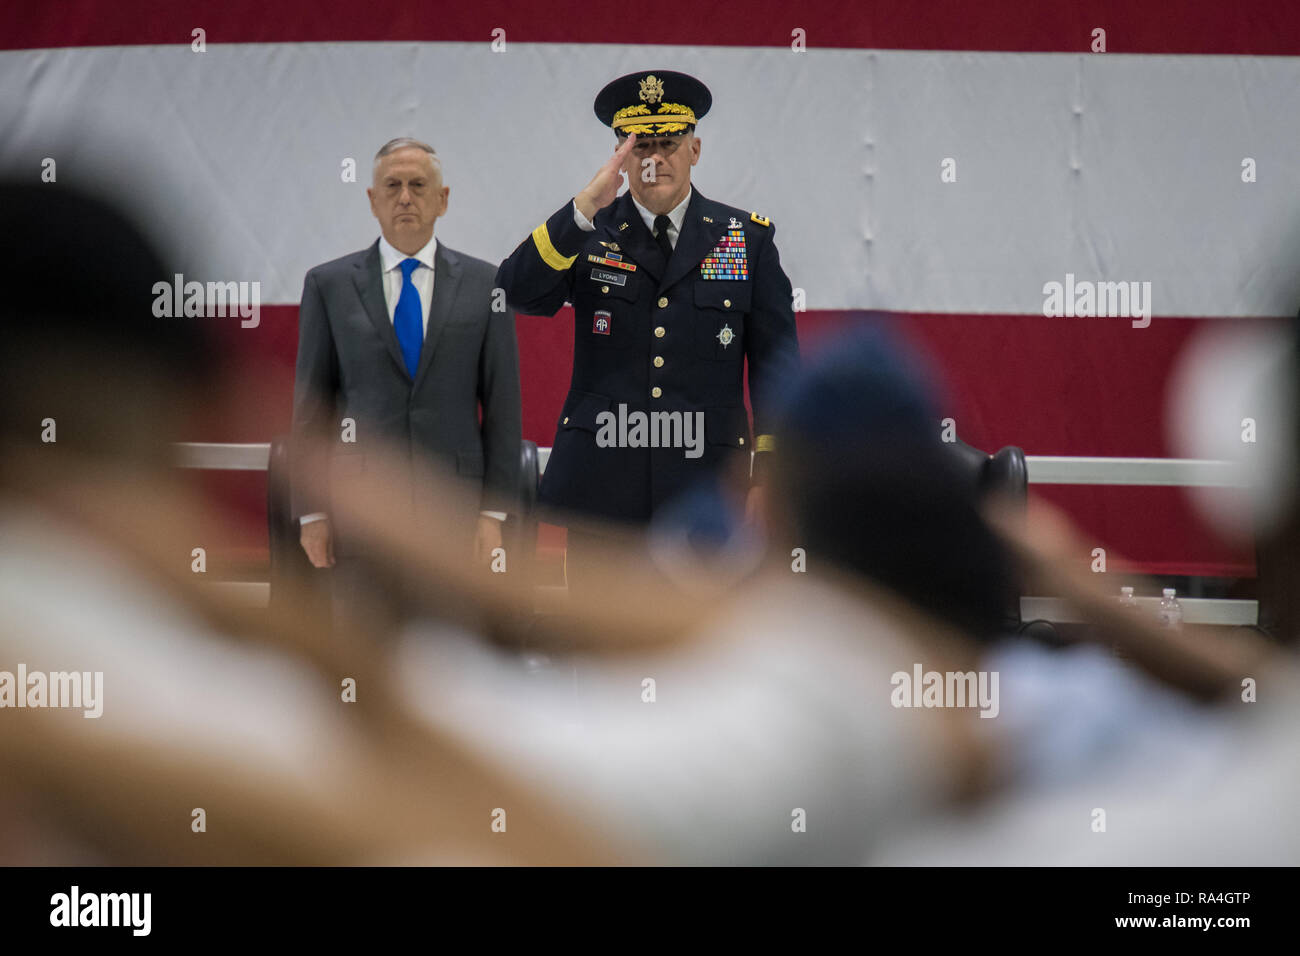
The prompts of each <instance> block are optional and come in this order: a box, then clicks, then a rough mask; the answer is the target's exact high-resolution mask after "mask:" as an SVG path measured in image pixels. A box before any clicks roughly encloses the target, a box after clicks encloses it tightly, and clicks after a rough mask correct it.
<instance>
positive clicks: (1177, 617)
mask: <svg viewBox="0 0 1300 956" xmlns="http://www.w3.org/2000/svg"><path fill="white" fill-rule="evenodd" d="M1160 593H1161V595H1163V596H1162V597H1161V598H1160V626H1161V627H1172V628H1179V627H1182V626H1183V606H1182V605H1181V604H1179V603H1178V598H1177V597H1175V596H1174V595H1175V591H1174V589H1173V588H1165V589H1164V590H1163V591H1161V592H1160Z"/></svg>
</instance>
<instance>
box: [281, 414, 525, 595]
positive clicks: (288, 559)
mask: <svg viewBox="0 0 1300 956" xmlns="http://www.w3.org/2000/svg"><path fill="white" fill-rule="evenodd" d="M537 462H538V458H537V444H536V443H535V442H531V441H524V442H522V443H521V444H520V448H519V487H518V489H517V494H516V496H515V501H514V509H513V510H512V511H511V513H510V515H509V517H508V518H507V519H506V526H505V528H503V529H502V542H503V544H504V546H505V549H506V562H507V565H506V567H507V570H508V572H509V573H512V574H515V573H519V574H523V575H527V576H528V577H526V578H525V580H531V570H532V561H533V552H534V551H535V550H536V546H537V516H536V512H537V489H538V484H539V482H540V475H539V472H538V464H537ZM289 475H290V468H289V439H288V438H285V437H280V438H275V439H272V441H271V452H270V457H269V458H268V460H267V471H266V524H267V537H268V544H269V552H270V569H269V580H270V586H271V594H270V601H271V602H272V605H274V602H275V600H276V595H277V592H278V593H279V594H283V593H284V590H285V589H284V588H283V587H277V585H278V584H282V583H283V582H285V581H289V580H297V581H299V582H302V583H307V582H310V581H312V578H311V572H312V570H313V568H312V566H311V562H310V561H308V560H307V555H306V553H305V552H304V551H303V550H302V545H301V543H300V542H299V529H298V522H297V521H295V520H294V516H293V508H292V506H291V500H290V495H289Z"/></svg>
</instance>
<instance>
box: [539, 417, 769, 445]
mask: <svg viewBox="0 0 1300 956" xmlns="http://www.w3.org/2000/svg"><path fill="white" fill-rule="evenodd" d="M565 421H566V422H567V421H568V419H567V418H566V419H565ZM740 443H741V444H742V445H743V444H745V439H744V437H743V436H742V437H741V439H740Z"/></svg>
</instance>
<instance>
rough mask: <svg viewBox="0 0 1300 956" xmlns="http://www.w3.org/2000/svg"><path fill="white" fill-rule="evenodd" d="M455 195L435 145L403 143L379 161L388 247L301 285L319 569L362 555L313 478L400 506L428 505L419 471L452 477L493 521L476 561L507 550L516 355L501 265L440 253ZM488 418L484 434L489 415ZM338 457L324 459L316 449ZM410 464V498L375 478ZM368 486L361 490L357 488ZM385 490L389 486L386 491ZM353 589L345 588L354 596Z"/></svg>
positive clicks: (301, 439) (377, 205)
mask: <svg viewBox="0 0 1300 956" xmlns="http://www.w3.org/2000/svg"><path fill="white" fill-rule="evenodd" d="M449 192H450V190H449V188H448V187H447V186H445V185H443V182H442V168H441V163H440V162H439V160H438V157H437V155H436V154H435V153H434V150H433V147H431V146H429V145H427V144H425V143H421V142H419V141H417V140H413V139H407V138H401V139H394V140H391V141H390V142H388V143H386V144H385V145H384V146H383V148H382V149H380V150H379V152H378V154H377V155H376V156H375V167H374V182H373V185H372V186H371V188H369V189H367V190H366V195H367V196H369V197H370V209H371V211H372V212H373V213H374V216H375V218H376V219H377V220H379V226H380V232H381V236H380V238H379V239H378V240H376V241H375V242H374V243H373V244H372V245H371V246H370V247H369V248H368V249H366V250H364V251H362V252H356V253H352V254H351V255H347V256H344V257H342V258H341V259H335V260H334V261H332V262H327V263H325V264H324V265H319V266H316V267H315V268H314V269H312V270H311V271H310V272H308V273H307V279H306V281H305V282H304V284H303V292H302V306H301V308H300V310H299V313H298V362H297V369H296V374H295V380H294V406H293V435H294V439H295V442H294V452H293V460H294V466H293V472H294V476H295V480H293V482H292V485H293V488H292V500H293V511H294V515H295V516H297V517H298V518H299V520H300V522H301V532H300V534H301V540H302V546H303V549H304V550H305V551H306V552H307V556H308V557H309V558H310V559H311V563H312V564H313V565H314V566H316V567H318V568H324V567H332V566H334V565H335V563H336V560H338V561H339V562H340V567H339V568H338V569H337V571H336V574H335V578H336V594H337V584H338V583H339V574H338V572H341V571H344V570H345V568H350V569H351V570H355V566H353V565H352V560H353V559H356V558H361V557H363V552H362V549H361V548H359V547H358V546H357V545H356V544H355V543H354V542H352V541H351V540H350V535H348V533H347V529H346V528H344V529H342V532H343V533H342V534H340V529H339V528H338V527H337V522H336V521H334V520H333V519H332V518H331V516H330V513H329V512H330V508H329V501H328V499H323V498H319V497H316V496H314V495H313V494H312V493H311V492H310V491H308V490H307V489H308V484H307V483H306V482H304V481H303V480H302V476H303V475H304V474H313V473H314V474H315V475H316V476H323V475H326V474H327V475H328V476H329V479H330V481H329V483H330V484H331V486H332V487H333V488H335V489H336V490H337V488H338V487H339V486H340V485H341V484H342V483H345V482H349V481H351V482H353V483H354V486H355V487H365V482H364V479H365V477H366V472H367V454H368V453H370V458H371V472H372V475H371V476H370V477H371V479H372V480H371V482H370V485H369V488H368V491H369V493H375V494H383V495H385V496H386V497H388V496H391V497H392V498H393V500H401V496H403V495H407V494H410V495H417V496H418V495H419V494H420V484H419V481H418V478H416V475H417V474H418V473H419V469H418V467H416V466H417V465H418V464H419V463H420V462H421V461H429V462H432V463H433V464H434V465H436V466H442V468H443V469H444V470H445V471H450V472H453V473H454V474H455V475H456V476H457V477H458V478H459V479H460V480H461V481H462V482H463V483H464V484H465V485H466V486H467V487H468V488H469V489H470V490H471V491H473V492H475V493H476V494H477V497H478V500H479V503H480V504H479V506H480V508H481V509H482V510H481V511H480V512H479V514H478V515H477V520H475V515H473V514H472V513H471V514H469V515H466V516H461V517H462V518H463V519H464V520H463V524H462V525H460V526H461V527H463V528H464V530H465V536H464V543H465V546H466V549H467V551H468V549H469V545H470V539H471V538H472V541H473V545H474V553H475V556H476V559H477V560H479V561H484V562H485V561H487V560H488V559H489V558H490V557H491V553H492V550H493V549H494V548H498V547H500V546H501V540H502V539H501V522H502V521H503V520H504V519H505V512H506V510H507V509H508V508H509V506H510V504H509V503H510V502H511V501H513V500H514V494H515V489H516V486H517V484H518V474H519V452H520V432H521V426H520V407H519V405H520V398H519V356H518V347H517V344H516V341H515V330H514V323H513V321H512V316H511V314H510V313H509V312H507V311H499V312H494V311H493V308H492V306H493V290H494V287H495V275H496V266H494V265H491V264H489V263H487V262H484V261H482V260H480V259H475V258H472V257H470V256H467V255H464V254H463V253H459V252H455V251H454V250H452V249H450V248H448V247H447V246H446V245H445V244H443V243H440V242H438V240H437V239H436V238H434V235H433V228H434V223H435V222H436V221H437V219H438V217H439V216H441V215H443V214H444V213H445V212H446V211H447V197H448V194H449ZM480 406H481V408H482V419H481V422H480V416H479V410H480ZM322 442H326V443H328V445H325V446H324V447H331V448H332V453H331V454H329V455H328V456H322V455H321V454H320V452H319V449H320V448H321V447H322V444H321V443H322ZM380 448H383V449H384V451H385V452H386V453H392V452H394V451H396V452H397V453H398V454H399V455H403V456H409V459H410V461H411V463H412V468H411V470H410V474H409V475H402V476H398V477H399V478H400V483H401V484H403V485H406V487H393V486H392V483H393V478H394V476H393V475H392V474H386V475H384V476H382V478H379V476H377V475H374V474H373V471H374V469H373V465H374V461H375V460H376V456H375V455H374V454H373V452H374V451H378V450H379V449H380ZM357 479H362V482H361V484H360V485H356V484H355V481H356V480H357ZM376 479H378V480H380V481H382V482H384V483H385V484H384V485H383V487H376ZM354 584H355V581H349V582H348V583H347V585H346V587H348V588H351V587H352V586H354Z"/></svg>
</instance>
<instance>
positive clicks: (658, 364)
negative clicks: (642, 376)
mask: <svg viewBox="0 0 1300 956" xmlns="http://www.w3.org/2000/svg"><path fill="white" fill-rule="evenodd" d="M663 367H664V357H663V356H662V355H656V356H655V368H663Z"/></svg>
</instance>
